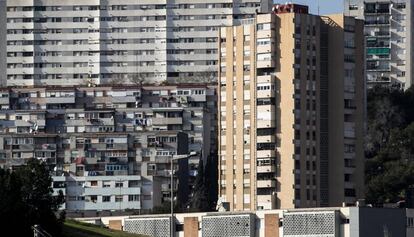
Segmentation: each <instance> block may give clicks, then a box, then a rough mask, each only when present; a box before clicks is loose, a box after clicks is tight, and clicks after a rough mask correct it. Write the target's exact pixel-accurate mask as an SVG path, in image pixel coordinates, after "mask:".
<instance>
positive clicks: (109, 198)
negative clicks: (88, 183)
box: [102, 196, 111, 202]
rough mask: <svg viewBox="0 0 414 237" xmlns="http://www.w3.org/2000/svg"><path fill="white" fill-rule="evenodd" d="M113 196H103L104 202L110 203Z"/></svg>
mask: <svg viewBox="0 0 414 237" xmlns="http://www.w3.org/2000/svg"><path fill="white" fill-rule="evenodd" d="M110 201H111V196H102V202H110Z"/></svg>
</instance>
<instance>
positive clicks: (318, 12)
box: [318, 0, 320, 16]
mask: <svg viewBox="0 0 414 237" xmlns="http://www.w3.org/2000/svg"><path fill="white" fill-rule="evenodd" d="M319 3H320V2H319V0H318V16H319V15H320V13H319V9H320V4H319Z"/></svg>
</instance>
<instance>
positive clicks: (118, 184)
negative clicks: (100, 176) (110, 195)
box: [115, 182, 124, 188]
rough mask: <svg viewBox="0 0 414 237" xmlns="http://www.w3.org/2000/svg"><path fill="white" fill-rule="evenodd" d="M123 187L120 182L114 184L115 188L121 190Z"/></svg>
mask: <svg viewBox="0 0 414 237" xmlns="http://www.w3.org/2000/svg"><path fill="white" fill-rule="evenodd" d="M123 186H124V183H122V182H116V183H115V187H116V188H122V187H123Z"/></svg>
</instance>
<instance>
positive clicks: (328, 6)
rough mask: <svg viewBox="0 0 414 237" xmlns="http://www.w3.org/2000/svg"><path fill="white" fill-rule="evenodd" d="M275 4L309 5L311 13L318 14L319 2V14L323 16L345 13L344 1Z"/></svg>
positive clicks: (300, 0) (278, 0)
mask: <svg viewBox="0 0 414 237" xmlns="http://www.w3.org/2000/svg"><path fill="white" fill-rule="evenodd" d="M274 2H275V3H286V2H293V3H298V4H303V5H308V6H309V8H310V12H311V13H313V14H318V2H319V6H320V7H319V12H320V14H321V15H326V14H332V13H342V12H343V0H291V1H289V0H274Z"/></svg>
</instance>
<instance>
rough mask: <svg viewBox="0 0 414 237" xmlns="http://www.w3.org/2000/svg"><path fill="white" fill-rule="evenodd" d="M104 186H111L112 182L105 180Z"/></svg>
mask: <svg viewBox="0 0 414 237" xmlns="http://www.w3.org/2000/svg"><path fill="white" fill-rule="evenodd" d="M102 187H104V188H109V187H111V182H110V181H103V184H102Z"/></svg>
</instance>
